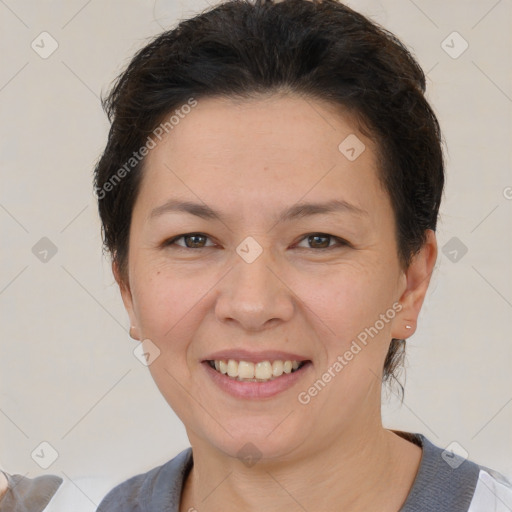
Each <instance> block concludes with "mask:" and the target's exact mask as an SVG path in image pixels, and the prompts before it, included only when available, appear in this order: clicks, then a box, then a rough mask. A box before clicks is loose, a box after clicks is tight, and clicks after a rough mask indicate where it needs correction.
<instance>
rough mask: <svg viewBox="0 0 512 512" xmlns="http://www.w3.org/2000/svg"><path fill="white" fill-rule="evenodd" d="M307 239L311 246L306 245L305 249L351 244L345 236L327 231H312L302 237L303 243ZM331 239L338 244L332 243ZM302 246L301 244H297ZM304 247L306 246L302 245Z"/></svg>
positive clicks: (331, 247)
mask: <svg viewBox="0 0 512 512" xmlns="http://www.w3.org/2000/svg"><path fill="white" fill-rule="evenodd" d="M303 241H306V242H307V243H308V244H310V245H311V246H310V247H305V249H334V248H336V247H342V246H349V245H350V244H349V243H348V242H347V241H346V240H343V238H339V237H337V236H334V235H328V234H326V233H311V234H309V235H306V236H305V237H303V238H302V239H301V243H302V242H303ZM331 241H335V242H336V243H337V245H336V244H335V245H330V242H331ZM297 247H300V245H297ZM302 248H304V246H302Z"/></svg>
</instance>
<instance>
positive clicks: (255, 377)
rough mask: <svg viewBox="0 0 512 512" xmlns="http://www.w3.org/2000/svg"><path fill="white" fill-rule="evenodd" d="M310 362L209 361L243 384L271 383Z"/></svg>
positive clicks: (219, 371)
mask: <svg viewBox="0 0 512 512" xmlns="http://www.w3.org/2000/svg"><path fill="white" fill-rule="evenodd" d="M309 362H310V361H290V360H286V361H282V360H275V361H272V362H271V361H261V362H258V363H252V362H250V361H243V360H241V361H236V360H235V359H228V360H224V359H220V360H208V361H206V363H208V364H209V365H210V366H211V367H212V368H213V369H214V370H216V371H217V372H218V373H220V374H222V375H225V376H226V377H229V378H231V379H233V380H237V381H241V382H270V381H272V380H276V379H279V378H280V377H281V376H283V375H287V374H290V373H295V372H297V371H299V370H300V369H301V368H302V367H303V366H304V365H305V364H307V363H309Z"/></svg>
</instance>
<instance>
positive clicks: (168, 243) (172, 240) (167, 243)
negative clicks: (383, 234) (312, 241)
mask: <svg viewBox="0 0 512 512" xmlns="http://www.w3.org/2000/svg"><path fill="white" fill-rule="evenodd" d="M191 236H201V237H205V238H207V239H210V237H209V236H208V235H205V234H203V233H184V234H182V235H178V236H175V237H173V238H170V239H169V240H166V241H165V242H164V243H163V245H164V246H165V247H169V246H174V247H175V248H178V249H185V250H187V249H188V250H195V251H197V250H199V249H208V248H211V247H213V246H211V245H210V246H205V247H186V246H183V245H178V244H176V242H177V241H178V240H180V239H182V238H183V239H184V238H187V237H191ZM314 236H318V237H322V238H330V239H331V240H335V241H336V242H337V243H338V245H333V246H329V247H321V248H316V249H315V248H313V247H299V249H306V250H310V251H320V250H324V251H325V250H329V249H336V248H340V247H344V246H346V247H351V244H350V243H349V242H347V241H346V240H344V239H343V238H340V237H338V236H334V235H329V234H328V233H308V234H307V235H304V236H303V237H302V238H301V239H300V240H299V242H298V243H300V242H302V241H303V240H306V239H307V238H309V237H314Z"/></svg>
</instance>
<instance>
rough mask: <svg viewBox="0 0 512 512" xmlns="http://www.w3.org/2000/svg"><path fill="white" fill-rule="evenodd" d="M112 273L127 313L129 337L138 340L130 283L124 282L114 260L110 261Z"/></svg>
mask: <svg viewBox="0 0 512 512" xmlns="http://www.w3.org/2000/svg"><path fill="white" fill-rule="evenodd" d="M112 273H113V274H114V278H115V280H116V282H117V284H118V286H119V291H120V292H121V298H122V300H123V304H124V308H125V309H126V312H127V313H128V316H129V318H130V324H131V325H130V331H129V334H130V338H132V339H134V340H140V334H139V332H138V328H137V319H136V317H135V312H134V309H133V299H132V293H131V290H130V284H129V283H128V282H125V280H124V279H123V278H122V277H121V273H120V271H119V266H118V264H117V262H116V261H113V262H112Z"/></svg>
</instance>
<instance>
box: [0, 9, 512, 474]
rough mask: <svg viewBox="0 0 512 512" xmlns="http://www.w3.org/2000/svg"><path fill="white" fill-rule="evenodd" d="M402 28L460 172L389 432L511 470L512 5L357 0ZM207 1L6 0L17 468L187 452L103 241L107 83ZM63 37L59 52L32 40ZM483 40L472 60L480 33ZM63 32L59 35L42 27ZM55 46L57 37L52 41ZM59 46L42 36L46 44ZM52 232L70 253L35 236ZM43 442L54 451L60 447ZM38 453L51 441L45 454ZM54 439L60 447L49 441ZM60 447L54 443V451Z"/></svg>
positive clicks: (6, 434) (2, 84) (13, 468)
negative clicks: (100, 202) (101, 177)
mask: <svg viewBox="0 0 512 512" xmlns="http://www.w3.org/2000/svg"><path fill="white" fill-rule="evenodd" d="M349 5H351V6H352V7H354V8H355V9H356V10H360V11H361V12H363V13H365V14H367V15H369V16H371V17H372V18H373V19H375V20H376V21H378V22H380V23H382V24H383V25H384V26H385V27H386V28H388V29H389V30H391V31H392V32H395V33H396V34H397V35H398V36H399V37H400V38H401V39H402V40H403V41H404V42H405V43H406V44H407V45H408V46H409V47H410V48H411V49H412V51H413V52H414V53H415V55H416V56H417V58H418V59H419V62H420V64H421V65H422V66H423V68H424V70H425V72H428V79H429V85H428V87H429V97H430V99H431V101H432V103H433V106H434V108H435V110H436V112H437V113H438V115H439V118H440V122H441V125H442V128H443V130H444V136H445V138H446V142H447V148H448V150H447V173H448V182H447V189H446V193H445V199H444V204H443V205H442V208H441V214H442V217H441V224H440V227H439V232H438V238H439V244H440V248H442V247H444V246H445V245H446V244H447V243H448V242H449V241H450V240H451V239H452V238H453V237H456V238H457V240H455V241H453V240H452V241H451V242H450V244H454V243H455V244H459V245H460V244H464V246H466V247H467V253H466V254H465V255H463V256H462V257H461V254H462V253H461V252H460V248H459V249H457V248H456V249H455V250H458V257H459V259H458V261H455V262H454V261H452V259H453V257H454V254H455V253H453V252H452V253H450V251H453V248H454V247H455V246H453V247H452V245H448V248H447V249H445V252H446V254H443V252H440V255H439V260H438V264H437V270H436V271H435V274H434V277H433V281H432V285H431V289H430V292H429V295H428V298H427V300H426V303H425V306H424V308H423V311H422V315H421V318H420V323H419V331H418V332H417V333H416V334H415V335H414V336H413V337H412V338H411V339H410V342H409V347H408V370H407V381H406V395H405V402H404V404H403V405H402V406H400V405H399V404H398V402H397V401H396V399H394V398H393V397H391V399H390V400H388V402H387V403H386V405H385V406H384V408H383V416H384V422H385V425H386V426H388V427H391V428H398V429H402V430H409V431H414V432H422V433H424V434H425V435H426V436H427V437H429V438H430V439H431V441H433V442H434V443H435V444H438V445H440V446H447V445H448V444H449V443H451V442H453V441H456V442H457V443H459V444H460V445H461V446H462V447H463V448H464V449H465V450H466V451H467V452H468V453H469V457H470V458H471V459H473V460H475V461H477V462H479V463H481V464H484V465H487V466H490V467H492V468H495V469H497V470H499V471H502V472H505V473H507V474H509V475H511V474H512V376H511V371H510V370H511V361H512V340H511V336H510V332H511V328H512V267H511V264H510V261H511V254H512V200H511V198H512V174H511V171H510V169H511V165H510V164H511V161H510V160H511V159H510V156H511V151H510V143H511V140H512V127H511V124H512V123H511V113H512V89H511V83H512V81H511V78H512V77H511V74H512V73H511V66H510V63H511V62H512V56H511V46H512V45H511V42H512V41H511V35H510V19H511V15H512V3H511V2H510V0H502V1H496V0H481V1H468V0H451V1H450V2H444V1H441V0H435V1H433V0H430V1H425V0H423V1H422V0H415V1H412V0H411V1H407V0H399V1H390V0H387V1H382V2H378V1H370V0H367V1H357V0H353V1H352V2H350V4H349ZM207 7H208V4H207V2H206V1H203V0H197V1H187V2H179V1H178V0H174V1H163V0H162V1H157V2H156V3H155V2H153V1H149V0H148V1H136V0H129V1H120V0H119V1H100V0H92V1H89V2H87V1H86V0H73V1H66V2H64V1H49V0H47V1H35V0H32V1H21V0H1V1H0V44H1V49H2V52H1V59H2V61H1V66H0V110H1V118H0V119H1V126H0V130H1V131H0V150H1V177H2V186H1V189H0V223H1V235H2V238H1V248H2V250H1V277H0V308H1V316H2V318H1V322H0V329H1V358H0V365H1V367H0V372H1V373H0V379H1V380H0V384H1V388H0V393H1V394H0V432H1V435H0V439H1V447H0V462H1V464H2V467H3V468H4V469H6V470H7V471H10V472H17V473H21V474H27V475H28V476H36V475H38V474H41V473H43V472H44V470H43V469H41V468H40V467H39V466H38V465H37V464H36V463H35V461H34V460H33V459H32V458H31V453H32V452H33V451H34V450H35V449H36V448H37V447H38V446H39V445H40V443H41V442H43V441H46V442H48V443H50V444H51V445H52V446H53V447H54V448H55V450H56V451H57V452H58V458H57V459H56V460H55V462H54V463H53V464H52V465H51V466H50V467H49V468H48V470H47V472H52V473H56V474H60V475H62V476H64V477H65V478H69V479H72V480H75V479H77V478H80V477H83V476H87V475H88V476H98V477H102V478H103V477H108V478H109V479H113V480H114V481H120V480H122V479H124V478H126V477H128V476H131V475H133V474H135V473H138V472H141V471H145V470H147V469H149V468H151V467H153V466H155V465H157V464H160V463H163V462H164V461H166V460H168V459H169V458H171V457H172V456H173V455H175V454H176V453H177V452H178V451H180V450H181V449H183V448H185V447H186V446H188V440H187V438H186V435H185V431H184V428H183V426H182V425H181V424H180V422H179V421H178V420H177V418H176V417H175V415H174V414H173V412H172V411H171V410H170V409H169V407H168V406H167V404H166V403H165V402H164V400H163V398H162V397H161V396H160V394H159V392H158V391H157V389H156V386H155V385H154V384H153V381H152V379H151V377H150V375H149V372H148V371H147V368H145V367H144V366H143V365H142V364H141V363H140V362H139V361H138V360H137V359H136V358H135V357H134V356H133V354H132V351H133V349H134V348H135V346H136V345H135V343H134V342H133V341H132V340H131V339H130V338H129V336H128V333H127V329H128V327H129V324H128V319H127V316H126V314H125V311H124V309H123V306H122V302H121V299H120V296H119V293H118V290H117V287H116V284H115V282H114V280H113V277H112V275H111V271H110V264H109V262H108V260H106V259H105V258H104V257H103V256H102V253H101V240H100V225H99V220H98V216H97V213H96V204H95V198H94V195H93V193H92V169H93V166H94V163H95V161H96V159H97V158H98V156H99V154H100V152H101V150H102V149H103V147H104V144H105V142H106V134H107V129H108V124H107V121H106V117H105V115H104V114H103V112H102V110H101V107H100V102H99V96H100V93H102V92H104V91H106V89H107V88H108V86H109V84H110V82H111V80H112V79H113V78H114V77H115V76H116V75H117V73H118V72H119V71H121V69H122V68H123V67H124V66H125V65H126V64H127V62H128V60H129V59H130V57H131V56H132V55H133V53H134V52H135V51H136V50H137V49H138V48H140V47H141V46H142V45H144V43H145V42H146V41H147V40H148V38H149V37H151V36H153V35H154V34H156V33H158V32H159V31H161V30H162V27H169V26H170V25H172V24H173V23H174V22H175V21H176V20H177V19H178V18H179V17H186V16H189V15H191V14H192V13H193V12H197V11H198V10H202V9H204V8H207ZM43 31H46V32H48V33H49V34H51V36H52V37H53V38H54V39H55V40H56V41H57V43H58V48H57V50H56V51H55V52H54V53H53V54H52V55H50V56H49V57H47V58H46V59H43V58H42V57H41V56H40V55H39V54H38V53H36V51H34V50H33V49H32V48H31V43H32V41H34V40H35V42H36V43H38V41H39V46H41V43H40V40H41V38H40V37H39V38H38V36H39V34H40V33H41V32H43ZM454 31H457V32H458V33H459V34H460V36H461V37H462V38H463V39H464V40H465V41H467V43H468V44H469V46H468V48H467V50H466V51H465V52H464V53H462V54H461V55H460V56H458V58H453V57H452V56H450V55H449V54H448V53H447V52H446V51H445V49H443V46H444V47H445V48H446V45H449V46H451V47H452V48H451V49H450V48H447V49H448V51H450V52H452V54H454V52H459V51H460V50H461V49H462V46H461V45H462V44H463V41H462V39H460V38H459V36H457V35H455V36H453V35H452V36H450V37H449V38H448V39H447V42H446V43H444V45H442V42H443V41H444V40H445V39H446V38H447V37H448V36H449V35H450V34H452V32H454ZM44 37H48V36H44ZM45 41H46V43H45V48H46V50H48V49H49V48H51V46H50V40H49V39H46V40H45ZM40 51H42V48H40ZM43 237H47V238H48V239H50V240H51V242H52V243H53V244H54V245H55V246H56V249H57V252H56V254H55V255H53V256H52V257H51V258H50V257H49V256H50V255H51V253H49V254H48V261H47V262H42V261H40V259H39V258H38V257H36V255H35V254H34V253H33V251H32V248H33V247H34V246H35V245H36V243H38V241H39V240H40V239H41V238H43ZM43 448H44V447H43ZM38 449H39V452H38V451H37V450H36V453H40V450H41V448H38ZM43 451H44V450H43ZM48 453H49V451H48V449H47V450H46V452H45V456H46V457H47V456H48Z"/></svg>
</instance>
